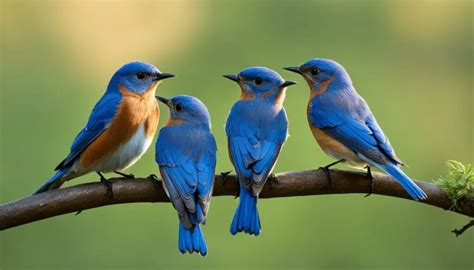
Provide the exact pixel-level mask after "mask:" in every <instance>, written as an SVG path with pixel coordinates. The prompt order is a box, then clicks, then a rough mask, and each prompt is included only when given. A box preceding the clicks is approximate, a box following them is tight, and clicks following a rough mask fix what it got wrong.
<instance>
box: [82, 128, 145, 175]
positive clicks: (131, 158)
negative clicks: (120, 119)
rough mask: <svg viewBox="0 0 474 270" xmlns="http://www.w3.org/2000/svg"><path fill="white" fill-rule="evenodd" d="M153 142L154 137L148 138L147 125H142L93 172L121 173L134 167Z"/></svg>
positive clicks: (93, 169)
mask: <svg viewBox="0 0 474 270" xmlns="http://www.w3.org/2000/svg"><path fill="white" fill-rule="evenodd" d="M152 140H153V137H150V138H147V136H146V133H145V125H144V124H141V125H140V126H139V127H138V128H137V131H136V132H135V134H134V135H133V136H132V137H131V138H130V140H129V141H128V142H126V143H124V144H122V145H121V146H120V147H119V148H118V149H117V150H116V151H115V152H113V153H112V154H110V155H108V156H107V157H105V158H103V159H102V160H101V161H100V162H98V164H97V165H96V166H94V168H92V170H91V171H101V172H111V171H120V170H124V169H126V168H128V167H130V166H132V165H133V164H135V162H137V161H138V160H139V159H140V158H141V156H142V155H143V154H144V153H145V152H146V150H147V149H148V148H149V147H150V145H151V142H152Z"/></svg>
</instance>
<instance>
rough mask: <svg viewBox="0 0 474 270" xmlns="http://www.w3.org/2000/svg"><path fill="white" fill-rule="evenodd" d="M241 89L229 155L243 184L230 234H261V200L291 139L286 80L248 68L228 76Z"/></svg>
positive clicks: (229, 134) (230, 129) (264, 70)
mask: <svg viewBox="0 0 474 270" xmlns="http://www.w3.org/2000/svg"><path fill="white" fill-rule="evenodd" d="M224 77H226V78H228V79H230V80H233V81H235V82H237V83H238V84H239V86H240V88H241V93H240V100H239V101H237V102H236V103H235V104H234V106H233V107H232V110H231V111H230V114H229V117H228V119H227V124H226V133H227V141H228V148H229V156H230V159H231V161H232V164H233V165H234V168H235V171H236V173H237V178H238V179H239V182H240V202H239V206H238V207H237V210H236V211H235V215H234V219H233V220H232V224H231V226H230V232H231V233H232V234H236V233H237V232H242V231H243V232H246V233H248V234H253V235H259V234H260V231H261V226H260V218H259V215H258V210H257V198H258V195H259V193H260V191H261V190H262V188H263V186H264V184H265V182H266V180H267V177H268V176H269V174H270V173H271V171H272V169H273V167H274V166H275V163H276V160H277V158H278V154H279V153H280V150H281V147H282V146H283V144H284V143H285V141H286V138H287V136H288V120H287V117H286V112H285V109H284V108H283V101H284V100H285V94H286V87H287V86H289V85H292V84H295V82H293V81H285V80H284V79H283V78H282V77H281V76H280V75H279V74H278V73H276V72H275V71H273V70H271V69H268V68H265V67H251V68H247V69H244V70H243V71H241V72H240V73H239V74H238V75H224Z"/></svg>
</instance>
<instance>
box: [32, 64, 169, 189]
mask: <svg viewBox="0 0 474 270" xmlns="http://www.w3.org/2000/svg"><path fill="white" fill-rule="evenodd" d="M171 77H174V75H173V74H169V73H162V72H160V71H159V70H158V69H157V68H156V67H155V66H153V65H151V64H147V63H142V62H132V63H128V64H126V65H124V66H123V67H121V68H120V69H119V70H118V71H117V72H115V74H114V75H113V77H112V79H111V80H110V82H109V85H108V86H107V90H106V91H105V94H104V95H103V96H102V98H101V99H100V100H99V101H98V102H97V104H96V105H95V107H94V109H93V110H92V113H91V115H90V117H89V120H88V121H87V124H86V126H85V127H84V128H83V129H82V130H81V131H80V132H79V134H78V135H77V136H76V138H75V139H74V142H73V143H72V146H71V150H70V153H69V155H68V156H67V157H66V158H65V159H64V160H63V161H62V162H61V163H60V164H59V165H58V166H57V167H56V169H55V170H56V171H57V172H56V173H55V174H54V175H53V176H52V177H51V178H49V179H48V180H47V181H46V182H45V183H44V184H43V185H42V186H41V187H40V188H39V189H38V190H37V191H36V192H35V194H37V193H41V192H45V191H48V190H52V189H57V188H59V187H60V186H61V185H62V184H63V183H64V182H65V181H68V180H71V179H73V178H76V177H79V176H81V175H84V174H87V173H89V172H97V174H99V176H100V181H101V182H102V183H103V184H105V186H106V187H107V193H108V194H109V195H111V196H112V195H113V192H112V183H111V181H110V180H107V179H106V178H105V177H104V176H103V175H102V173H106V172H115V173H117V174H119V175H122V176H125V177H131V178H133V175H128V174H124V173H122V172H120V171H122V170H125V169H126V168H128V167H130V166H132V165H133V164H135V162H137V161H138V159H140V157H141V156H142V155H143V154H144V153H145V152H146V150H147V149H148V147H149V146H150V144H151V142H152V140H153V137H154V135H155V132H156V129H157V127H158V119H159V114H160V112H159V108H158V104H157V102H156V99H155V90H156V86H157V85H158V84H159V83H160V81H161V80H163V79H166V78H171Z"/></svg>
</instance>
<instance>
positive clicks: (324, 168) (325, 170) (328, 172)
mask: <svg viewBox="0 0 474 270" xmlns="http://www.w3.org/2000/svg"><path fill="white" fill-rule="evenodd" d="M319 169H320V170H322V171H323V172H324V173H325V174H326V179H327V181H328V185H329V187H330V188H331V189H332V188H333V185H332V178H331V173H330V171H329V169H328V168H327V167H319Z"/></svg>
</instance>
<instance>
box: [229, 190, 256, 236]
mask: <svg viewBox="0 0 474 270" xmlns="http://www.w3.org/2000/svg"><path fill="white" fill-rule="evenodd" d="M260 231H261V226H260V217H259V216H258V209H257V197H255V196H253V195H252V194H251V193H250V190H247V189H246V188H244V187H242V186H241V187H240V201H239V206H238V207H237V210H236V211H235V214H234V219H233V220H232V224H231V225H230V232H231V233H232V234H233V235H235V234H236V233H238V232H245V233H248V234H253V235H255V236H257V235H259V234H260Z"/></svg>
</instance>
